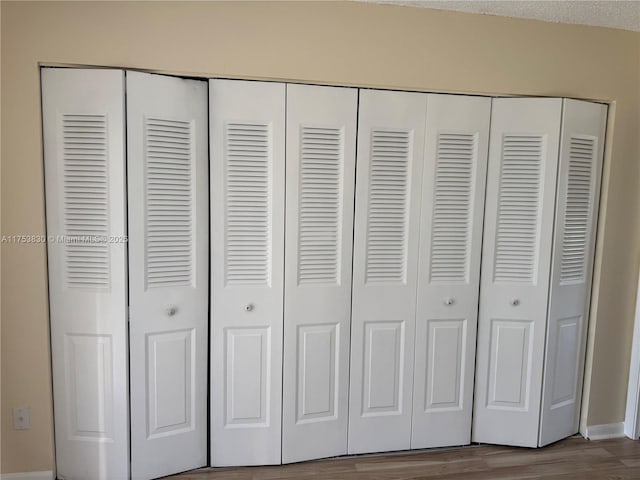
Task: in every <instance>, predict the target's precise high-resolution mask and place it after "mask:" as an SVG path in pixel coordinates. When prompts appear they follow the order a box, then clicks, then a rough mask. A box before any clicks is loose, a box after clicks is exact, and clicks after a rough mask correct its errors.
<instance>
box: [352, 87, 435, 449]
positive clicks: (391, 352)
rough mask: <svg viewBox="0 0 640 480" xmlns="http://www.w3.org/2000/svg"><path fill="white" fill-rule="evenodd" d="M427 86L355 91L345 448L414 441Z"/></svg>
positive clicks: (400, 445)
mask: <svg viewBox="0 0 640 480" xmlns="http://www.w3.org/2000/svg"><path fill="white" fill-rule="evenodd" d="M426 107H427V96H426V94H419V93H405V92H385V91H376V90H361V91H360V102H359V112H358V115H359V119H358V158H357V175H356V204H355V226H354V247H353V248H354V251H353V299H352V319H351V321H352V326H351V375H350V390H349V392H350V393H349V396H350V400H349V453H364V452H377V451H385V450H401V449H406V448H409V447H410V443H411V400H412V399H411V393H412V385H413V347H414V333H415V330H414V327H415V313H416V310H415V305H416V282H417V261H416V260H417V258H418V243H419V242H418V241H419V230H420V227H419V224H420V198H421V195H420V188H421V183H422V165H423V160H422V158H423V154H424V150H423V149H424V130H425V116H426Z"/></svg>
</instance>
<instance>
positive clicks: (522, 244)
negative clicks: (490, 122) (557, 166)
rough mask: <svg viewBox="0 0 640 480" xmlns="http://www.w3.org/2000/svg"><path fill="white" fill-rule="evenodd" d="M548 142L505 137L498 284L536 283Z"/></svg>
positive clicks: (496, 265) (497, 249)
mask: <svg viewBox="0 0 640 480" xmlns="http://www.w3.org/2000/svg"><path fill="white" fill-rule="evenodd" d="M544 142H545V138H544V137H543V136H542V135H536V134H534V135H525V134H519V135H514V134H511V133H506V134H504V135H503V137H502V164H501V172H500V185H499V187H498V188H499V189H500V193H499V200H498V218H497V229H496V247H495V257H496V258H495V262H494V281H495V282H507V283H508V282H521V283H525V284H532V283H533V281H534V277H535V270H536V259H537V253H538V252H537V249H538V228H539V221H540V217H539V213H540V190H541V181H542V178H541V173H542V161H543V155H544V152H545V147H544Z"/></svg>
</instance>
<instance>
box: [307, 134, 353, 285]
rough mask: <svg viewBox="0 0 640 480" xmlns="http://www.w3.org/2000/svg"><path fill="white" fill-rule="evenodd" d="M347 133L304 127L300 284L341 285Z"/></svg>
mask: <svg viewBox="0 0 640 480" xmlns="http://www.w3.org/2000/svg"><path fill="white" fill-rule="evenodd" d="M342 136H343V132H342V129H340V128H329V127H312V126H302V127H301V132H300V140H301V141H300V148H301V151H300V188H299V202H300V207H299V208H300V210H299V219H298V222H299V225H298V256H299V258H298V283H299V284H300V285H308V284H325V285H326V284H333V285H336V284H338V282H339V275H340V239H341V235H342V232H341V230H340V227H341V205H342V162H343V143H342V142H343V139H342Z"/></svg>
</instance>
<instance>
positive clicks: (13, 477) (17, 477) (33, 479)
mask: <svg viewBox="0 0 640 480" xmlns="http://www.w3.org/2000/svg"><path fill="white" fill-rule="evenodd" d="M54 479H55V476H54V475H53V472H52V471H51V470H47V471H43V472H23V473H2V474H0V480H54Z"/></svg>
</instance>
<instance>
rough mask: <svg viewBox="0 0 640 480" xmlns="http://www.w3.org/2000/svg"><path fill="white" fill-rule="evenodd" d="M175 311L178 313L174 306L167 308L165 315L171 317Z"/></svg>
mask: <svg viewBox="0 0 640 480" xmlns="http://www.w3.org/2000/svg"><path fill="white" fill-rule="evenodd" d="M176 313H178V309H177V308H176V307H169V308H167V316H169V317H173V316H174V315H175V314H176Z"/></svg>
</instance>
